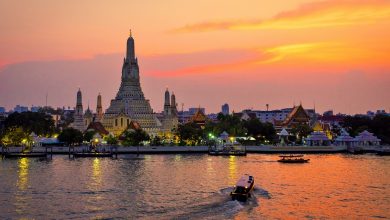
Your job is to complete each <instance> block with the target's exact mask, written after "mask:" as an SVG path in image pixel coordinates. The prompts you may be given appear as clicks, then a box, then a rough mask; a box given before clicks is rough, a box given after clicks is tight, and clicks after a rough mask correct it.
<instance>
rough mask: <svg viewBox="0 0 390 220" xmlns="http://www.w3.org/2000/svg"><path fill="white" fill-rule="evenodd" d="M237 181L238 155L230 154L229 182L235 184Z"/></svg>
mask: <svg viewBox="0 0 390 220" xmlns="http://www.w3.org/2000/svg"><path fill="white" fill-rule="evenodd" d="M236 181H237V157H236V156H229V184H230V185H233V184H234V183H236Z"/></svg>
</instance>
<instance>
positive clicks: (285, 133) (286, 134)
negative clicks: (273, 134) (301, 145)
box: [279, 128, 289, 136]
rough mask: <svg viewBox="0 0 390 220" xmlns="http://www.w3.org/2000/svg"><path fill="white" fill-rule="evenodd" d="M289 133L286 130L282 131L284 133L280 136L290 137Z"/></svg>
mask: <svg viewBox="0 0 390 220" xmlns="http://www.w3.org/2000/svg"><path fill="white" fill-rule="evenodd" d="M288 135H289V134H288V132H287V130H286V129H285V128H283V129H282V131H281V132H280V133H279V136H288Z"/></svg>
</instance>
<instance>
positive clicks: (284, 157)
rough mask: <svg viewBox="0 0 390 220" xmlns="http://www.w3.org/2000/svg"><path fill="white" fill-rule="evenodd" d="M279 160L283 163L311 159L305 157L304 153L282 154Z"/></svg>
mask: <svg viewBox="0 0 390 220" xmlns="http://www.w3.org/2000/svg"><path fill="white" fill-rule="evenodd" d="M279 157H280V158H281V159H279V160H278V162H281V163H307V162H309V161H310V159H305V158H303V155H281V156H279Z"/></svg>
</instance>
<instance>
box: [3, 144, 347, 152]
mask: <svg viewBox="0 0 390 220" xmlns="http://www.w3.org/2000/svg"><path fill="white" fill-rule="evenodd" d="M97 150H98V151H99V152H113V153H117V154H192V153H204V154H206V153H208V150H209V148H208V146H138V147H135V146H131V147H124V146H101V147H98V149H97ZM21 151H22V147H9V148H8V152H9V153H17V152H21ZM46 151H47V153H50V154H51V153H52V154H69V153H73V152H74V153H80V152H83V151H84V152H85V151H88V146H77V147H64V146H53V147H48V148H46V147H34V148H33V152H36V153H44V152H46ZM246 152H247V153H260V154H273V153H305V154H311V153H344V152H347V149H346V148H345V147H337V146H312V147H308V146H273V145H266V146H246Z"/></svg>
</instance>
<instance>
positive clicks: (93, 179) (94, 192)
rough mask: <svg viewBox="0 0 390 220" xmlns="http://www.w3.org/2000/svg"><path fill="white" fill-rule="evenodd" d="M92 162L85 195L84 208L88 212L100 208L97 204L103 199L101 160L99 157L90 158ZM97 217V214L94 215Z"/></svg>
mask: <svg viewBox="0 0 390 220" xmlns="http://www.w3.org/2000/svg"><path fill="white" fill-rule="evenodd" d="M91 162H92V164H91V168H90V172H91V174H90V175H89V176H90V179H89V181H88V180H87V181H88V182H87V189H88V193H87V194H86V195H85V196H86V204H85V205H86V208H87V210H88V211H89V212H97V211H100V210H102V207H101V206H99V205H97V204H99V203H100V201H102V200H103V199H104V197H103V192H101V189H102V188H103V182H102V165H101V163H102V162H103V161H102V159H101V158H94V159H92V161H91ZM96 217H97V218H98V216H96Z"/></svg>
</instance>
